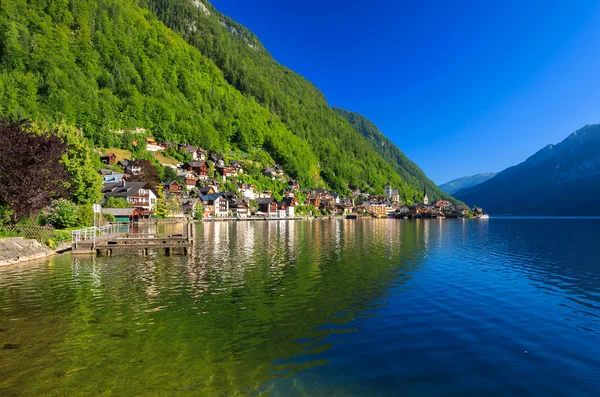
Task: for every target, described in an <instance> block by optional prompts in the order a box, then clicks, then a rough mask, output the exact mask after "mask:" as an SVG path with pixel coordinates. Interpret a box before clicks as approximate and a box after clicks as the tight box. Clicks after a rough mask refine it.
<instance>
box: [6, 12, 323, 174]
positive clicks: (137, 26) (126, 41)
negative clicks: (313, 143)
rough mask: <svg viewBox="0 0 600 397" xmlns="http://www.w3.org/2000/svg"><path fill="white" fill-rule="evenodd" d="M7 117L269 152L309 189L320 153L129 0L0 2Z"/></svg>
mask: <svg viewBox="0 0 600 397" xmlns="http://www.w3.org/2000/svg"><path fill="white" fill-rule="evenodd" d="M0 43H1V45H0V67H1V70H0V116H2V117H9V118H11V119H19V118H25V117H26V118H33V119H35V120H40V121H41V120H43V121H49V122H59V121H61V120H65V121H66V122H68V123H70V124H75V125H77V126H78V127H80V128H82V129H83V130H84V132H85V134H86V135H87V136H89V137H91V138H92V139H93V141H94V142H95V143H96V145H98V146H101V147H110V146H112V145H113V143H114V142H111V140H114V139H115V135H116V134H114V133H111V132H110V131H111V130H119V129H133V128H136V127H143V128H147V129H148V130H149V131H151V132H152V133H153V134H154V135H155V136H156V137H157V138H159V139H165V140H172V141H177V142H180V143H191V144H197V145H202V146H203V147H205V148H208V149H215V150H227V149H239V150H242V151H251V150H253V148H255V147H258V148H265V149H266V150H267V151H268V152H269V153H270V155H271V156H272V157H273V158H274V160H275V161H278V162H280V163H281V164H282V165H283V166H284V167H285V169H286V171H287V172H288V173H290V174H291V175H293V176H295V177H298V178H299V179H300V180H301V181H302V183H304V184H305V185H317V184H320V182H321V178H320V173H321V170H320V169H319V167H318V162H319V161H318V159H317V158H316V156H315V155H314V153H313V152H312V149H311V148H310V146H309V145H308V144H307V143H306V141H304V140H302V139H301V138H299V137H297V136H296V135H294V134H292V133H291V132H290V131H289V130H288V129H287V128H286V126H285V125H284V124H283V123H282V122H281V121H280V120H279V118H278V117H276V116H274V115H273V114H271V113H270V112H269V111H268V110H266V109H265V108H263V107H262V106H260V105H259V104H257V103H256V102H255V101H254V100H252V99H248V98H246V97H244V96H243V95H241V94H240V92H239V91H237V90H236V89H235V88H233V87H232V86H231V85H230V84H228V83H227V81H226V80H225V79H224V77H223V73H222V72H221V71H220V70H219V69H218V68H217V67H216V66H215V65H214V63H213V62H212V61H211V60H209V59H208V58H206V57H205V56H203V55H202V54H200V52H199V51H198V50H197V49H195V48H193V47H192V46H190V45H189V44H187V43H186V42H185V41H184V40H183V39H182V38H181V37H179V36H178V35H177V34H175V33H173V32H172V31H171V30H169V29H168V28H166V27H165V26H164V25H163V24H162V22H160V21H159V20H158V19H156V17H155V16H154V15H152V14H151V13H150V12H149V11H147V10H145V9H143V8H141V7H139V6H138V5H137V4H136V3H135V2H132V1H129V0H100V1H94V0H71V1H68V2H67V1H61V0H48V1H26V0H4V1H2V2H0Z"/></svg>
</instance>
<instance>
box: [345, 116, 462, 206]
mask: <svg viewBox="0 0 600 397" xmlns="http://www.w3.org/2000/svg"><path fill="white" fill-rule="evenodd" d="M334 110H335V111H336V112H337V113H338V114H339V115H340V116H342V117H343V118H344V119H345V120H347V121H348V122H349V123H350V124H351V125H352V127H353V128H354V129H355V130H356V131H357V132H358V133H359V134H361V135H362V136H363V137H364V138H365V139H366V140H367V142H369V144H370V145H371V146H372V147H373V149H374V150H375V151H377V153H378V154H379V155H380V156H381V157H382V158H383V159H384V160H386V161H387V162H388V163H389V164H391V165H392V166H393V167H394V169H395V170H396V172H397V173H398V174H399V175H400V176H401V177H402V179H404V180H405V181H406V182H407V183H408V184H409V185H411V187H412V188H413V189H410V190H403V187H402V186H400V187H396V186H395V185H393V188H395V189H396V188H397V189H398V190H399V193H400V196H401V197H403V198H404V201H406V202H408V201H411V202H412V201H417V202H422V200H423V194H422V192H423V183H426V184H427V194H428V196H429V201H433V202H436V201H437V200H450V201H453V202H454V203H459V202H458V201H457V200H456V199H454V198H453V197H452V196H450V195H449V194H447V193H444V192H442V191H441V190H440V189H439V188H438V186H437V185H436V184H435V183H434V182H433V181H430V180H429V179H428V178H427V176H426V175H425V173H424V172H423V171H422V170H421V169H420V168H419V167H418V166H417V165H416V164H415V163H413V162H412V161H411V160H410V159H409V158H408V157H406V155H405V154H404V153H402V152H401V151H400V149H398V147H397V146H396V145H394V143H393V142H392V141H390V140H389V139H388V138H386V137H385V135H383V134H382V133H381V132H380V131H379V129H378V128H377V126H376V125H375V124H373V123H372V122H371V121H370V120H368V119H366V118H365V117H363V116H361V115H360V114H357V113H352V112H348V111H347V110H344V109H338V108H334Z"/></svg>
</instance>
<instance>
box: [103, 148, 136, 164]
mask: <svg viewBox="0 0 600 397" xmlns="http://www.w3.org/2000/svg"><path fill="white" fill-rule="evenodd" d="M98 150H99V151H101V152H102V154H108V153H114V154H115V156H117V161H121V160H130V159H131V152H130V151H129V150H125V149H115V148H106V149H102V148H99V149H98Z"/></svg>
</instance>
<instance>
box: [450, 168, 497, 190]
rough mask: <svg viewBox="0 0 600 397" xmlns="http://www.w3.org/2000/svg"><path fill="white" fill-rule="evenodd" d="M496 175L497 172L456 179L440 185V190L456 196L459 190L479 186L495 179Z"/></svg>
mask: <svg viewBox="0 0 600 397" xmlns="http://www.w3.org/2000/svg"><path fill="white" fill-rule="evenodd" d="M496 175H498V173H497V172H487V173H485V174H477V175H472V176H463V177H462V178H456V179H454V180H452V181H450V182H446V183H444V184H442V185H439V188H440V189H441V190H442V191H444V192H446V193H448V194H454V193H456V192H458V191H459V190H462V189H466V188H468V187H471V186H475V185H479V184H480V183H483V182H485V181H487V180H488V179H491V178H493V177H495V176H496Z"/></svg>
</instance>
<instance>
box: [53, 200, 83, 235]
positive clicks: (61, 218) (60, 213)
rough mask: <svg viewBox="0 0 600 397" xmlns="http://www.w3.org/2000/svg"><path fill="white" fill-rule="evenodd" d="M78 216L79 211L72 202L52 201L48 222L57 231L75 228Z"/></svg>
mask: <svg viewBox="0 0 600 397" xmlns="http://www.w3.org/2000/svg"><path fill="white" fill-rule="evenodd" d="M78 215H79V209H78V208H77V204H75V203H74V202H72V201H69V200H66V199H59V200H54V201H53V202H52V207H51V209H50V212H49V214H48V222H49V223H50V224H51V225H52V226H54V227H56V228H58V229H66V228H70V227H75V226H77V221H78Z"/></svg>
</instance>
